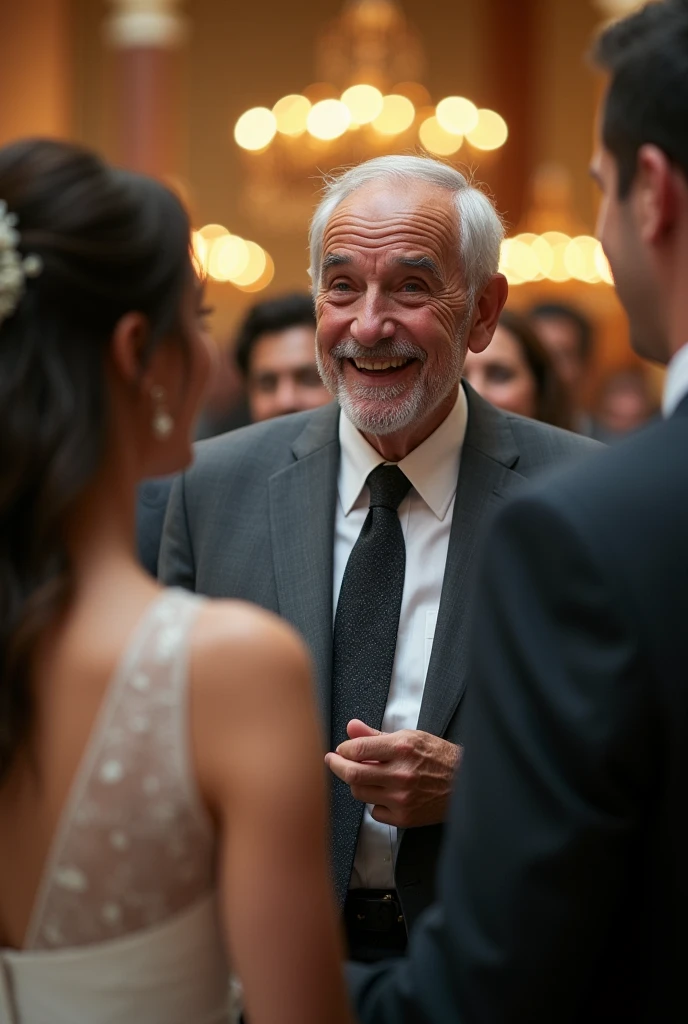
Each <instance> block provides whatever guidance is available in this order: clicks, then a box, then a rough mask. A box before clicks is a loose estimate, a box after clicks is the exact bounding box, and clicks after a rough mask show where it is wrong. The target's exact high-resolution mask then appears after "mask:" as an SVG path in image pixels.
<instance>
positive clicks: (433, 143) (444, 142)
mask: <svg viewBox="0 0 688 1024" xmlns="http://www.w3.org/2000/svg"><path fill="white" fill-rule="evenodd" d="M418 135H419V136H420V141H421V143H422V144H423V146H424V147H425V148H426V149H427V151H428V153H433V154H434V155H435V156H452V154H454V153H458V151H459V150H460V149H461V146H462V144H463V137H462V136H461V135H453V134H452V133H451V132H448V131H445V129H444V128H443V127H442V125H441V124H440V123H439V121H438V120H437V118H436V117H434V116H433V117H428V118H426V120H425V121H423V123H422V124H421V126H420V128H419V129H418Z"/></svg>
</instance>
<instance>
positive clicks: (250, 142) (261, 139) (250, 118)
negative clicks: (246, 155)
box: [234, 107, 277, 152]
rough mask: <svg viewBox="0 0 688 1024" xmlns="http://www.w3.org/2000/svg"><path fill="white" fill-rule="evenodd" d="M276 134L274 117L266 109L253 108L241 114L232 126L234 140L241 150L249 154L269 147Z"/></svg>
mask: <svg viewBox="0 0 688 1024" xmlns="http://www.w3.org/2000/svg"><path fill="white" fill-rule="evenodd" d="M276 132H277V120H276V118H275V115H274V114H273V112H272V111H271V110H268V108H267V107H253V108H252V109H251V110H247V111H246V113H245V114H242V115H241V117H240V118H239V120H238V121H237V123H236V125H235V126H234V138H235V139H236V141H237V144H238V145H239V146H241V148H242V149H248V150H249V151H251V152H257V151H258V150H261V149H265V148H266V146H269V145H270V143H271V142H272V140H273V139H274V137H275V133H276Z"/></svg>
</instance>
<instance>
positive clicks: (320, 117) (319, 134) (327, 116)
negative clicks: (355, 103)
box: [306, 100, 351, 142]
mask: <svg viewBox="0 0 688 1024" xmlns="http://www.w3.org/2000/svg"><path fill="white" fill-rule="evenodd" d="M306 124H307V127H308V131H309V132H310V134H311V135H312V136H313V137H314V138H315V139H322V140H323V141H324V142H329V141H330V140H331V139H338V138H339V136H340V135H343V134H344V132H345V131H346V130H347V128H348V127H349V125H350V124H351V114H350V112H349V108H348V107H347V106H346V105H345V104H344V103H342V101H341V100H321V101H320V102H319V103H316V104H315V106H314V107H312V108H311V110H310V112H309V114H308V120H307V122H306Z"/></svg>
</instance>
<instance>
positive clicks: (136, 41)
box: [105, 0, 187, 178]
mask: <svg viewBox="0 0 688 1024" xmlns="http://www.w3.org/2000/svg"><path fill="white" fill-rule="evenodd" d="M106 2H107V4H108V7H110V8H111V13H110V15H109V17H108V19H107V21H106V25H105V33H106V39H107V42H108V43H109V44H110V46H111V47H113V48H114V50H115V81H116V104H117V110H116V150H117V154H116V155H117V159H118V161H119V162H120V163H121V164H123V165H124V166H125V167H129V168H130V169H131V170H135V171H141V172H142V173H144V174H151V175H153V176H155V177H158V178H162V177H169V176H172V175H175V174H177V173H178V171H179V163H180V143H181V138H182V123H181V122H182V121H183V114H182V111H183V100H182V90H181V78H182V64H181V53H180V50H181V49H182V47H183V45H184V42H185V40H186V35H187V21H186V18H185V17H184V15H183V13H182V10H181V8H183V6H184V0H106Z"/></svg>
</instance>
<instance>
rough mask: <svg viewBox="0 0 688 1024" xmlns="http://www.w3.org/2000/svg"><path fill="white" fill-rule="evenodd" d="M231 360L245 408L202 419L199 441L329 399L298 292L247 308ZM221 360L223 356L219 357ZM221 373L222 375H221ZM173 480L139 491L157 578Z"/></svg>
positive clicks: (308, 310)
mask: <svg viewBox="0 0 688 1024" xmlns="http://www.w3.org/2000/svg"><path fill="white" fill-rule="evenodd" d="M231 349H232V355H231V358H232V360H236V368H235V370H234V372H235V373H236V370H238V371H239V372H240V373H241V376H242V378H243V381H244V384H245V387H246V401H247V408H246V409H244V408H243V403H242V405H241V408H239V407H236V408H233V409H231V410H230V411H229V413H225V415H224V418H223V419H222V422H221V421H219V420H217V419H216V421H215V423H214V426H215V428H216V429H209V428H211V427H213V422H212V421H211V419H212V418H210V417H208V416H205V417H203V422H202V423H200V424H199V429H202V430H203V431H205V430H206V429H207V432H203V433H198V431H197V433H196V437H197V439H198V440H201V439H205V438H208V437H214V436H215V435H216V434H224V433H227V431H229V430H236V429H237V428H238V427H243V426H245V425H246V424H247V423H248V422H249V419H250V421H251V423H259V422H261V421H262V420H268V419H272V418H273V417H275V416H283V415H285V414H286V413H290V412H300V411H302V410H305V409H315V408H317V407H318V406H321V405H325V404H326V403H327V402H330V401H331V400H332V396H331V395H330V394H329V392H328V391H327V389H326V388H325V385H324V384H323V382H322V380H321V379H320V376H319V374H318V368H317V366H316V365H315V312H314V310H313V299H312V297H311V296H310V295H308V294H305V293H302V292H291V293H289V294H287V295H278V296H273V298H271V299H267V300H265V301H263V302H256V303H255V304H254V305H253V306H251V307H250V309H249V310H248V312H247V314H246V316H245V317H244V320H243V322H242V323H241V325H240V327H239V330H238V333H237V336H236V338H235V341H234V344H233V345H232V346H231ZM224 358H226V356H225V357H224ZM223 372H225V371H223ZM174 479H175V478H174V477H164V478H163V479H160V480H146V481H144V482H143V483H142V484H141V486H140V487H139V492H138V502H137V507H136V537H137V543H138V554H139V561H140V562H141V564H142V565H143V566H144V568H145V569H147V570H148V572H149V573H150V574H151V576H157V574H158V557H159V554H160V542H161V539H162V529H163V524H164V521H165V512H166V510H167V501H168V499H169V496H170V491H171V490H172V484H173V483H174Z"/></svg>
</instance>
